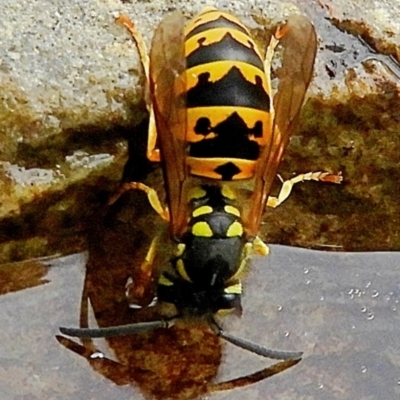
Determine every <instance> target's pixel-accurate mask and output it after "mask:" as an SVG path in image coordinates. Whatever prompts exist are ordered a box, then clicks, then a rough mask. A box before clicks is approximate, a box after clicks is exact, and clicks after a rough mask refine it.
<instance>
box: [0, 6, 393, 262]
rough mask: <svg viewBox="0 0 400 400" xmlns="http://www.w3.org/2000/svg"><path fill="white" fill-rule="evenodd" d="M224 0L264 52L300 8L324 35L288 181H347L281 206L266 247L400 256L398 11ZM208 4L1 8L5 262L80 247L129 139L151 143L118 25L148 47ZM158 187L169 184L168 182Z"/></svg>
mask: <svg viewBox="0 0 400 400" xmlns="http://www.w3.org/2000/svg"><path fill="white" fill-rule="evenodd" d="M214 4H215V5H217V6H219V7H222V8H225V9H227V10H229V11H231V12H233V13H235V14H237V15H238V16H240V17H242V19H243V20H244V21H245V22H246V23H247V24H248V25H249V26H250V27H252V28H253V29H254V33H255V35H256V37H257V38H258V39H259V40H260V41H261V42H262V41H263V38H264V37H265V36H266V29H264V28H263V27H264V26H265V25H266V26H272V25H273V24H274V23H275V22H277V21H279V20H282V19H284V17H285V16H286V15H288V14H290V13H291V12H294V11H296V10H298V7H300V8H301V9H302V10H303V11H304V12H307V13H308V15H309V16H310V18H311V19H312V20H313V21H314V23H315V25H316V28H317V33H318V37H319V49H318V50H319V51H318V55H317V60H316V70H315V79H314V81H313V83H312V85H311V88H310V91H309V100H308V102H307V104H306V106H305V107H304V111H303V114H302V119H301V124H300V127H299V129H298V131H297V133H296V134H295V135H294V136H293V138H292V141H291V144H290V146H289V148H288V151H287V153H286V156H285V159H284V161H283V163H282V166H281V169H280V173H281V174H282V176H283V177H284V178H289V177H291V176H292V174H293V173H296V172H297V173H300V172H307V171H309V170H314V171H315V170H321V169H322V170H328V171H333V172H337V171H339V170H340V171H342V172H343V175H344V183H343V185H341V186H332V185H323V184H317V183H307V184H302V185H298V187H296V189H295V191H294V193H293V195H292V197H291V198H290V199H289V200H288V201H287V202H286V203H285V204H284V205H282V206H281V207H280V208H278V209H277V210H274V211H270V212H267V213H266V216H265V222H266V223H265V225H264V226H263V227H262V229H261V234H262V235H263V237H264V238H265V240H266V241H267V242H270V243H282V244H290V245H295V246H303V247H313V248H335V249H338V250H394V249H399V248H400V238H399V232H398V215H400V210H399V204H400V202H399V190H398V182H399V169H398V165H399V161H400V159H399V158H400V155H399V154H400V153H399V151H398V149H399V135H398V132H399V126H400V120H399V115H400V114H399V113H398V110H399V109H400V101H399V76H400V72H399V67H398V61H399V48H400V46H399V41H400V35H399V30H400V27H399V24H400V23H399V21H400V18H399V17H400V2H399V1H398V0H395V1H390V2H388V1H386V2H385V1H372V0H369V1H368V2H365V4H364V5H363V6H362V7H361V6H360V5H359V3H357V2H355V1H354V2H343V1H340V0H333V1H325V0H324V1H319V2H317V1H302V0H298V2H297V3H296V2H294V3H292V2H288V1H285V2H281V1H272V0H271V1H255V0H254V1H247V2H239V1H237V2H228V1H219V2H215V3H214ZM202 7H203V3H201V4H200V3H195V4H193V5H192V4H191V3H190V2H186V1H185V2H179V1H161V2H155V3H152V2H148V1H116V0H107V1H102V2H98V1H87V2H84V3H82V2H79V1H69V2H68V3H63V2H60V1H56V0H53V1H37V2H24V1H22V2H13V1H11V0H10V1H6V0H5V1H2V2H1V4H0V13H1V15H3V16H5V17H3V18H2V20H1V21H0V32H1V37H2V39H1V43H2V46H1V48H0V54H1V56H0V92H1V97H0V99H1V101H0V120H1V124H0V227H1V229H0V249H1V252H0V254H1V256H0V259H1V260H3V261H7V260H20V259H25V258H28V257H32V256H41V255H46V254H54V253H62V254H65V253H68V252H71V251H74V250H79V249H82V248H84V247H85V239H84V237H85V234H86V232H87V231H88V228H89V227H90V225H91V224H92V223H93V218H94V219H95V218H96V216H97V215H98V213H99V212H101V210H102V207H103V206H104V204H105V201H106V199H107V197H108V195H109V194H110V193H111V191H112V190H114V189H115V188H116V186H117V184H118V181H119V179H120V177H121V175H122V171H123V169H124V163H125V161H126V158H127V150H126V148H127V145H126V143H127V142H126V139H130V140H131V142H130V143H131V145H133V146H136V145H138V143H139V142H141V139H140V138H141V136H140V135H139V133H138V130H137V129H136V130H135V127H137V125H138V123H139V122H140V121H142V120H143V118H144V117H145V106H144V101H143V94H144V93H143V88H144V85H143V83H144V82H143V75H142V71H141V68H140V65H139V60H138V55H137V52H136V48H135V46H134V45H133V43H132V41H131V39H130V37H129V35H128V34H127V32H126V31H125V29H124V28H123V27H121V26H119V25H118V24H116V23H115V16H117V15H118V14H119V13H126V14H128V15H129V16H130V17H131V18H132V19H133V20H134V21H137V24H138V26H139V28H140V30H141V32H143V34H144V36H145V39H146V41H147V43H149V42H150V39H151V36H152V32H153V31H154V27H155V26H156V24H157V23H158V21H159V20H160V19H161V18H162V15H163V14H164V13H165V12H166V11H168V10H171V9H174V8H179V9H182V10H183V12H184V13H185V15H187V16H188V17H190V16H192V15H193V14H194V13H195V11H198V10H200V9H201V8H202ZM357 35H361V37H362V38H363V40H365V41H366V42H367V43H368V45H369V46H371V48H369V47H368V46H366V45H365V43H363V42H361V41H360V40H359V39H358V37H357ZM395 74H397V76H396V75H395ZM149 182H150V183H151V184H154V185H156V186H158V187H160V188H161V187H162V181H161V180H160V179H159V173H156V174H150V175H149ZM278 184H279V182H278V180H277V188H278ZM148 218H153V216H152V215H150V216H148Z"/></svg>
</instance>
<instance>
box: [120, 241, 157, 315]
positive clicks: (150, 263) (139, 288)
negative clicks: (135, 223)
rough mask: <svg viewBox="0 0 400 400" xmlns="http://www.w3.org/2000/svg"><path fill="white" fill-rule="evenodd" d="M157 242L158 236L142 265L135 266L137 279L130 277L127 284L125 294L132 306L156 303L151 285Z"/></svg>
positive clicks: (135, 307) (146, 305)
mask: <svg viewBox="0 0 400 400" xmlns="http://www.w3.org/2000/svg"><path fill="white" fill-rule="evenodd" d="M157 243H158V236H157V237H155V238H154V239H153V240H152V242H151V244H150V247H149V250H148V252H147V254H146V257H145V259H144V261H143V262H142V263H141V264H140V267H139V268H136V267H135V272H134V274H135V279H132V278H131V277H129V279H128V281H127V283H126V285H125V294H126V297H127V299H128V302H129V307H130V308H133V309H140V308H143V307H149V306H151V305H154V304H153V302H154V300H155V297H154V293H153V291H152V290H151V286H152V285H153V283H154V279H155V277H154V272H155V269H154V259H155V255H156V248H157ZM149 287H150V288H149Z"/></svg>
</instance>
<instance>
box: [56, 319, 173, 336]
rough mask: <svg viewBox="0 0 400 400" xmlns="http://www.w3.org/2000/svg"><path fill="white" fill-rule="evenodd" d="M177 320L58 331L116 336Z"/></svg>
mask: <svg viewBox="0 0 400 400" xmlns="http://www.w3.org/2000/svg"><path fill="white" fill-rule="evenodd" d="M176 321H177V317H173V318H170V319H168V320H165V319H160V320H157V321H148V322H139V323H135V324H127V325H120V326H110V327H107V328H63V327H60V332H61V333H63V334H64V335H67V336H72V337H79V338H106V337H117V336H128V335H131V334H133V333H139V332H145V331H151V330H153V329H157V328H164V329H165V328H170V327H171V326H173V325H174V324H175V322H176Z"/></svg>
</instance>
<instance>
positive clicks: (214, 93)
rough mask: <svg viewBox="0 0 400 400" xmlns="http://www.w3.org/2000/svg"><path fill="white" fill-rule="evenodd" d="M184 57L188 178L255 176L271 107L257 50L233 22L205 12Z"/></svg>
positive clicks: (190, 31)
mask: <svg viewBox="0 0 400 400" xmlns="http://www.w3.org/2000/svg"><path fill="white" fill-rule="evenodd" d="M185 52H186V68H187V70H186V88H187V91H186V94H185V96H186V105H187V113H188V127H187V137H186V139H187V141H188V143H189V156H190V157H189V161H188V162H189V165H190V167H191V173H192V174H194V175H200V176H205V177H208V178H214V179H223V180H232V179H243V178H249V177H251V176H253V174H254V170H255V162H256V160H257V159H258V157H259V155H260V147H261V146H264V145H265V143H266V140H267V137H269V133H270V113H269V110H270V101H271V100H270V93H269V82H268V81H267V77H266V74H265V72H264V62H263V59H262V57H261V55H260V52H259V51H258V49H257V46H256V44H255V43H254V41H253V39H252V38H251V37H250V35H249V32H248V30H247V29H246V28H245V27H244V25H243V24H241V23H240V22H239V20H237V19H236V18H235V17H232V16H231V15H229V14H226V13H224V12H221V11H217V10H211V11H210V10H208V11H207V12H205V13H203V14H201V15H200V16H199V18H197V19H196V20H195V21H193V22H192V23H191V24H189V26H188V27H187V30H186V42H185ZM228 164H229V165H228ZM232 164H233V165H232Z"/></svg>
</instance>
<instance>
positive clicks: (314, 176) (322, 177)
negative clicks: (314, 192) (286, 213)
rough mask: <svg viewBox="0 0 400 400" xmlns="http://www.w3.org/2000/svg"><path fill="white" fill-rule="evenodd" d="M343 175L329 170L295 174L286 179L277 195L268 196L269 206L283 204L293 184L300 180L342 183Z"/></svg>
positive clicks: (274, 206) (273, 206)
mask: <svg viewBox="0 0 400 400" xmlns="http://www.w3.org/2000/svg"><path fill="white" fill-rule="evenodd" d="M342 180H343V177H342V175H341V173H339V174H331V173H329V172H321V171H319V172H308V173H306V174H300V175H297V176H295V177H294V178H292V179H289V180H287V181H284V182H283V184H282V187H281V190H280V192H279V194H278V196H277V197H273V196H270V197H268V201H267V206H268V207H272V208H276V207H278V206H279V205H280V204H282V203H283V202H284V201H285V200H286V199H287V198H288V197H289V196H290V193H291V192H292V189H293V185H295V184H296V183H299V182H304V181H321V182H331V183H341V182H342Z"/></svg>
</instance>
